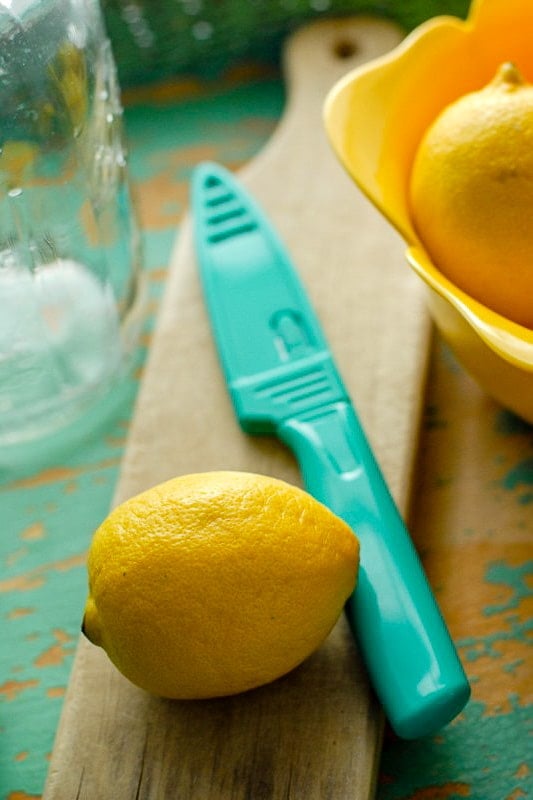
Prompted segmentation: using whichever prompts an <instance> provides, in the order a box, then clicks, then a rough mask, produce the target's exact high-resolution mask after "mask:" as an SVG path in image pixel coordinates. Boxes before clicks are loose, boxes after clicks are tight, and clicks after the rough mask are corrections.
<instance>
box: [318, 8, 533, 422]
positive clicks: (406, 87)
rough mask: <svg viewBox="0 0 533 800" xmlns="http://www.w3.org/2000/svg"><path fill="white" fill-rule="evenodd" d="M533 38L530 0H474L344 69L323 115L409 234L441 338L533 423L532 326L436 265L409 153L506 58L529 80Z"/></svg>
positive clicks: (341, 149)
mask: <svg viewBox="0 0 533 800" xmlns="http://www.w3.org/2000/svg"><path fill="white" fill-rule="evenodd" d="M532 42H533V2H532V1H531V0H474V2H473V4H472V7H471V9H470V14H469V16H468V19H467V20H460V19H458V18H456V17H449V16H446V17H444V16H442V17H435V18H434V19H432V20H429V21H428V22H426V23H424V24H422V25H421V26H419V27H418V28H417V29H416V30H415V31H413V32H412V33H411V34H410V35H409V36H408V37H407V38H406V39H405V40H404V41H403V42H402V43H401V45H400V46H399V47H397V48H396V49H395V50H393V51H392V52H391V53H389V54H388V55H386V56H384V57H382V58H379V59H376V60H374V61H372V62H370V63H368V64H366V65H364V66H363V67H359V68H358V69H356V70H354V71H352V72H350V73H349V74H348V75H346V76H345V77H344V78H343V79H342V80H341V81H339V83H338V84H336V85H335V86H334V87H333V89H332V90H331V92H330V93H329V95H328V97H327V100H326V104H325V109H324V117H325V125H326V130H327V134H328V136H329V139H330V142H331V144H332V146H333V149H334V150H335V152H336V154H337V156H338V157H339V159H340V161H341V163H342V164H343V165H344V167H345V168H346V170H347V171H348V173H349V174H350V175H351V177H352V178H353V179H354V180H355V182H356V183H357V185H358V186H359V187H360V189H361V190H362V191H363V192H364V193H365V194H366V195H367V196H368V198H369V199H370V200H371V201H372V202H373V203H374V204H375V205H376V206H377V208H378V209H379V210H380V211H381V212H382V213H383V214H384V215H385V216H386V217H387V219H388V220H389V221H390V222H391V223H392V224H393V225H394V226H395V227H396V228H397V229H398V231H399V232H400V233H401V235H402V236H403V238H404V239H405V241H406V243H407V259H408V261H409V263H410V265H411V267H412V268H413V269H414V270H415V272H416V274H417V275H419V276H420V278H422V280H423V281H424V282H425V284H426V286H427V288H428V299H429V309H430V313H431V314H432V317H433V319H434V320H435V323H436V325H437V327H438V328H439V330H440V331H441V333H442V335H443V337H444V338H445V339H446V340H447V341H448V342H449V344H450V345H451V347H452V348H453V350H454V351H455V352H456V354H457V356H458V357H459V359H460V360H461V361H462V362H463V364H464V365H465V367H466V368H467V369H468V370H469V371H470V372H471V373H472V375H473V376H474V377H475V378H476V379H477V380H478V382H479V383H480V384H481V385H482V386H483V387H484V388H485V390H486V391H487V392H488V393H489V394H490V395H491V396H492V397H494V398H495V399H496V400H498V401H499V402H500V403H502V404H503V405H504V406H506V407H507V408H509V409H511V410H512V411H514V412H515V413H517V414H518V415H520V416H521V417H523V418H524V419H526V420H528V421H529V422H532V423H533V330H531V329H529V328H524V327H522V326H521V325H517V324H516V323H514V322H511V321H510V320H508V319H505V318H504V317H502V316H500V315H499V314H496V313H495V312H493V311H491V310H490V309H488V308H486V307H485V306H483V305H481V304H480V303H478V302H476V301H475V300H473V299H472V298H471V297H469V296H468V295H467V294H465V293H464V292H462V291H461V290H460V289H458V288H457V286H455V285H454V284H453V283H452V282H451V281H449V280H448V279H447V278H446V277H445V276H444V275H443V274H442V273H441V272H440V271H439V268H438V264H433V263H431V260H430V258H429V256H428V255H427V253H426V252H425V250H424V247H423V245H422V243H421V242H420V240H419V238H418V236H417V235H416V232H415V230H414V228H413V225H412V223H411V219H410V216H409V210H408V200H407V197H408V185H409V176H410V172H411V165H412V162H413V158H414V155H415V153H416V150H417V148H418V144H419V142H420V139H421V138H422V135H423V134H424V132H425V130H426V128H427V127H428V125H429V124H430V123H431V122H432V120H433V119H434V118H435V116H436V115H437V114H438V113H439V112H440V110H441V109H442V108H444V107H445V106H446V105H448V104H449V103H451V102H452V101H453V100H455V99H456V98H457V97H460V96H461V95H463V94H465V93H466V92H470V91H474V90H476V89H480V88H482V87H483V86H485V85H486V84H487V83H488V82H489V81H490V80H491V79H492V77H493V76H494V74H495V72H496V70H497V68H498V66H499V65H500V64H501V63H503V62H505V61H513V62H515V63H516V64H517V66H518V68H519V69H520V70H521V72H522V74H523V75H524V77H525V78H526V79H527V80H529V81H530V82H532V83H533V45H532ZM532 235H533V228H532ZM532 302H533V293H532Z"/></svg>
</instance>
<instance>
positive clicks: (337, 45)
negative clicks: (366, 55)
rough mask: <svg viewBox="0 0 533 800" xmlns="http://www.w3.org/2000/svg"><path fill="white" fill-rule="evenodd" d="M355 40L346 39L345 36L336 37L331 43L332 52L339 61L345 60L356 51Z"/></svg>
mask: <svg viewBox="0 0 533 800" xmlns="http://www.w3.org/2000/svg"><path fill="white" fill-rule="evenodd" d="M358 49H359V48H358V47H357V42H356V41H355V39H348V38H346V37H344V38H342V39H338V40H337V41H336V42H334V44H333V54H334V56H335V58H338V59H339V61H346V60H347V59H349V58H353V57H354V56H355V55H356V54H357V51H358Z"/></svg>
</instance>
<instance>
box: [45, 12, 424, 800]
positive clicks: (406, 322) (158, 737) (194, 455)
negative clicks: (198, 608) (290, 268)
mask: <svg viewBox="0 0 533 800" xmlns="http://www.w3.org/2000/svg"><path fill="white" fill-rule="evenodd" d="M399 40H400V35H399V33H398V31H397V30H396V29H395V28H394V27H392V26H391V25H390V24H388V23H385V22H378V21H374V20H364V19H345V20H342V21H341V20H339V21H336V20H329V21H326V22H320V23H314V24H312V25H311V26H309V27H308V28H305V29H302V30H301V31H300V32H298V33H297V34H296V35H295V36H293V38H292V39H291V40H290V42H289V44H288V46H287V50H286V75H287V85H288V103H287V107H286V111H285V114H284V116H283V118H282V120H281V122H280V124H279V126H278V128H277V130H276V132H275V134H274V136H273V138H272V139H271V141H270V142H269V144H268V146H267V147H266V148H265V149H264V150H263V151H262V152H261V153H260V154H259V156H258V157H257V158H256V159H255V160H254V161H253V162H252V163H251V164H250V165H248V166H247V167H246V169H245V170H243V172H242V173H241V176H240V177H241V178H242V180H243V182H244V183H245V184H246V185H247V186H248V187H249V188H250V189H251V190H252V191H253V192H254V194H255V195H256V197H257V199H258V200H259V201H260V202H261V203H262V204H263V206H264V207H265V209H266V210H267V212H268V213H269V215H270V216H271V218H272V220H273V222H274V223H275V224H276V225H277V227H278V230H279V232H280V234H281V236H282V238H283V239H284V240H285V242H286V244H287V245H288V247H289V249H290V251H291V254H292V256H293V258H294V261H295V263H296V264H297V266H298V269H299V271H300V274H301V276H302V278H303V280H304V282H305V284H306V286H307V289H308V291H309V294H310V297H311V300H312V302H313V303H314V304H315V307H316V309H317V312H318V315H319V317H320V319H321V322H322V325H323V327H324V330H325V333H326V336H327V337H328V339H329V342H330V345H331V347H332V350H333V352H334V354H335V357H336V360H337V362H338V364H339V367H340V369H341V372H342V373H343V377H344V380H345V383H346V385H347V387H348V389H349V391H350V392H351V394H352V397H353V399H354V402H355V405H356V408H357V409H358V412H359V414H360V416H361V418H362V421H363V424H364V425H365V427H366V429H367V433H368V436H369V439H370V441H371V443H372V444H373V446H374V449H375V452H376V456H377V458H378V460H379V462H380V464H381V466H382V469H383V471H384V473H385V476H386V477H387V479H388V481H389V484H390V486H391V490H392V492H393V494H394V496H395V497H396V500H397V502H398V504H399V507H400V509H401V510H402V511H403V512H404V513H407V508H408V502H409V495H410V489H411V479H412V473H413V464H414V461H415V454H416V445H417V439H418V428H419V417H420V408H421V402H422V397H423V390H424V382H425V373H426V363H427V355H428V350H429V330H430V326H429V323H428V319H427V315H426V313H425V308H424V302H423V297H422V296H421V288H420V285H419V284H418V283H417V282H416V280H415V279H414V277H413V276H412V275H411V273H410V272H409V270H408V269H407V267H406V266H405V264H404V258H403V250H404V247H403V243H402V242H401V241H400V240H399V238H398V237H397V235H396V234H395V233H394V232H393V231H392V230H391V229H390V227H389V226H388V225H387V223H386V222H385V221H384V220H383V219H382V218H381V217H380V216H379V214H377V212H376V211H375V210H374V209H373V208H372V207H371V206H370V204H369V203H368V202H367V201H366V200H365V199H364V198H363V197H362V196H361V195H360V194H359V193H358V191H357V190H356V189H354V187H353V185H352V184H351V182H350V181H349V179H348V178H347V177H346V175H345V174H344V172H343V170H342V169H341V167H340V166H339V165H338V163H337V162H336V159H335V157H334V156H333V154H332V152H331V150H330V148H329V145H328V143H327V142H326V138H325V134H324V131H323V125H322V118H321V115H322V106H323V101H324V98H325V95H326V93H327V91H328V90H329V88H330V87H331V86H332V85H333V83H334V82H335V81H336V80H337V79H338V78H339V77H340V76H341V75H342V74H344V73H345V72H347V71H348V70H349V69H351V68H352V67H353V66H355V65H356V64H358V63H363V62H365V61H367V60H369V59H371V58H374V57H376V56H378V55H380V54H381V53H383V52H386V51H387V50H389V49H390V48H391V47H393V46H394V45H395V44H396V43H397V42H398V41H399ZM350 48H352V50H353V52H352V50H351V49H350ZM349 52H352V54H351V55H346V54H347V53H349ZM339 54H343V55H342V56H341V55H339ZM210 469H240V470H249V471H255V472H260V473H266V474H271V475H276V476H278V477H281V478H283V479H285V480H288V481H290V482H293V483H299V482H300V478H299V474H298V469H297V466H296V464H295V462H294V460H293V458H292V456H291V455H290V453H288V451H287V450H286V449H285V448H284V447H283V446H282V445H280V444H279V443H278V442H277V441H274V440H272V439H270V438H266V437H265V438H252V437H248V436H246V435H245V434H243V433H242V432H241V431H240V429H239V427H238V425H237V422H236V421H235V418H234V415H233V411H232V408H231V405H230V401H229V399H228V396H227V393H226V388H225V386H224V382H223V379H222V376H221V373H220V369H219V366H218V362H217V358H216V354H215V351H214V346H213V343H212V340H211V336H210V332H209V325H208V321H207V319H206V315H205V310H204V305H203V301H202V297H201V293H200V287H199V284H198V278H197V272H196V264H195V258H194V253H193V250H192V246H191V231H190V223H189V220H188V219H185V221H184V223H183V226H182V228H181V231H180V236H179V238H178V243H177V247H176V249H175V252H174V255H173V259H172V264H171V268H170V272H169V278H168V282H167V287H166V292H165V297H164V300H163V304H162V308H161V312H160V315H159V318H158V323H157V329H156V333H155V336H154V339H153V344H152V347H151V352H150V357H149V360H148V364H147V368H146V372H145V376H144V380H143V385H142V387H141V391H140V395H139V400H138V404H137V408H136V412H135V416H134V420H133V422H132V427H131V432H130V437H129V442H128V447H127V450H126V455H125V459H124V464H123V468H122V473H121V479H120V482H119V486H118V490H117V494H116V498H115V502H116V503H118V502H121V501H123V500H125V499H126V498H128V497H130V496H132V495H133V494H136V493H137V492H139V491H141V490H143V489H145V488H147V487H148V486H150V485H153V484H155V483H158V482H160V481H162V480H165V479H167V478H170V477H172V476H174V475H177V474H183V473H187V472H195V471H204V470H210ZM156 590H157V587H154V591H156ZM382 724H383V721H382V717H381V712H380V710H379V708H378V707H377V704H376V702H375V699H374V697H373V695H372V692H371V690H370V689H369V686H368V682H367V678H366V674H365V670H364V667H363V666H362V664H361V661H360V658H359V656H358V653H357V650H356V647H355V645H354V643H353V641H352V638H351V636H350V633H349V631H348V626H347V624H346V621H345V620H344V618H342V619H341V620H340V621H339V623H338V624H337V626H336V627H335V629H334V630H333V632H332V634H331V635H330V637H329V638H328V640H327V641H326V643H325V644H324V645H323V646H322V648H320V650H319V651H318V652H317V653H315V654H314V655H313V656H312V657H311V658H310V659H308V661H307V662H306V663H305V664H303V665H302V666H301V667H300V668H298V669H296V670H294V671H293V672H292V673H291V674H290V675H288V676H286V677H285V678H282V679H281V680H279V681H276V682H275V683H273V684H271V685H270V686H266V687H263V688H261V689H258V690H255V691H253V692H249V693H247V694H244V695H240V696H236V697H233V698H227V699H224V700H214V701H208V702H205V701H203V702H184V703H181V702H168V701H164V700H159V699H156V698H152V697H149V696H148V695H146V694H145V693H144V692H142V691H140V690H138V689H136V688H135V687H133V686H132V685H130V684H129V683H128V682H127V681H126V680H125V679H124V678H123V677H122V676H121V675H120V674H119V673H118V672H117V671H116V670H115V668H114V667H113V666H112V665H111V664H110V662H109V661H108V659H107V656H106V655H105V654H104V653H103V652H102V651H101V650H99V649H98V648H95V647H93V646H92V645H90V644H89V643H88V642H87V641H86V640H84V639H80V642H79V645H78V650H77V654H76V658H75V663H74V667H73V672H72V676H71V681H70V685H69V689H68V692H67V696H66V698H65V704H64V709H63V714H62V717H61V722H60V726H59V730H58V733H57V738H56V743H55V747H54V752H53V755H52V760H51V764H50V770H49V775H48V780H47V784H46V788H45V792H44V800H73V798H78V799H79V800H132V798H136V799H137V800H141V799H142V800H166V798H172V800H176V799H177V798H179V799H180V800H226V799H227V800H282V798H284V800H287V799H289V800H297V799H298V800H300V799H301V800H303V799H304V798H305V800H328V798H332V800H333V799H334V800H344V799H346V800H348V798H350V800H368V798H370V797H372V796H373V793H374V783H375V774H376V767H377V764H378V760H379V753H380V742H381V735H382Z"/></svg>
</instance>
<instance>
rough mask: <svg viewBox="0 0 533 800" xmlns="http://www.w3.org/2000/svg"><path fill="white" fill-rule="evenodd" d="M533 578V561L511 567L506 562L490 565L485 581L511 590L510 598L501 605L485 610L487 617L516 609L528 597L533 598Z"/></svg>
mask: <svg viewBox="0 0 533 800" xmlns="http://www.w3.org/2000/svg"><path fill="white" fill-rule="evenodd" d="M532 576H533V561H526V562H525V563H524V564H519V565H518V566H511V565H509V564H506V563H505V562H504V561H498V562H497V563H494V564H489V566H488V569H487V571H486V574H485V580H486V581H488V582H489V583H495V584H502V585H503V586H505V587H507V588H508V589H510V597H509V600H508V601H507V602H506V603H502V604H501V605H494V606H487V607H486V608H484V609H483V613H484V614H485V615H486V616H491V615H493V614H501V613H503V612H504V611H509V610H510V609H516V608H518V606H519V605H520V603H521V602H522V600H524V599H525V598H526V597H531V596H532V593H533V592H532V589H531V586H530V584H531V577H532Z"/></svg>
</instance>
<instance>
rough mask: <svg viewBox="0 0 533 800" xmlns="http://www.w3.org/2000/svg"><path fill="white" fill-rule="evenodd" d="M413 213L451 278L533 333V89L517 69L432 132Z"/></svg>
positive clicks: (463, 102)
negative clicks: (530, 329)
mask: <svg viewBox="0 0 533 800" xmlns="http://www.w3.org/2000/svg"><path fill="white" fill-rule="evenodd" d="M410 207H411V215H412V219H413V222H414V225H415V229H416V231H417V233H418V235H419V237H420V239H421V241H422V243H423V244H424V246H425V248H426V250H427V252H428V254H429V256H430V257H431V259H432V261H433V263H434V264H435V266H436V267H437V268H438V269H439V270H440V271H441V272H442V273H443V274H444V275H445V276H446V277H448V278H449V279H450V280H451V281H452V282H453V283H454V284H455V285H456V286H458V287H459V288H460V289H462V290H463V291H465V292H466V293H467V294H469V295H470V296H471V297H473V298H474V299H476V300H478V301H479V302H481V303H483V304H484V305H486V306H487V307H488V308H490V309H492V310H494V311H496V312H497V313H499V314H501V315H503V316H504V317H506V318H507V319H510V320H512V321H514V322H517V323H519V324H521V325H524V326H526V327H528V328H533V300H532V297H533V222H532V220H533V86H531V85H530V84H529V83H526V82H525V80H524V79H523V78H522V76H521V75H520V73H519V72H518V70H517V68H516V67H515V66H514V65H513V64H511V63H505V64H503V65H502V66H501V67H500V68H499V70H498V72H497V74H496V76H495V78H494V79H493V80H492V81H491V82H490V83H489V84H488V85H487V86H486V87H484V88H483V89H481V90H479V91H477V92H471V93H469V94H466V95H464V96H462V97H460V98H459V99H458V100H457V101H455V102H454V103H452V104H451V105H449V106H447V107H446V108H445V109H444V110H443V111H442V113H441V114H440V115H439V116H438V117H437V118H436V120H435V121H434V123H433V124H432V125H431V126H430V127H429V128H428V130H427V132H426V134H425V135H424V137H423V139H422V141H421V143H420V145H419V148H418V151H417V154H416V157H415V161H414V164H413V169H412V173H411V181H410Z"/></svg>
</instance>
